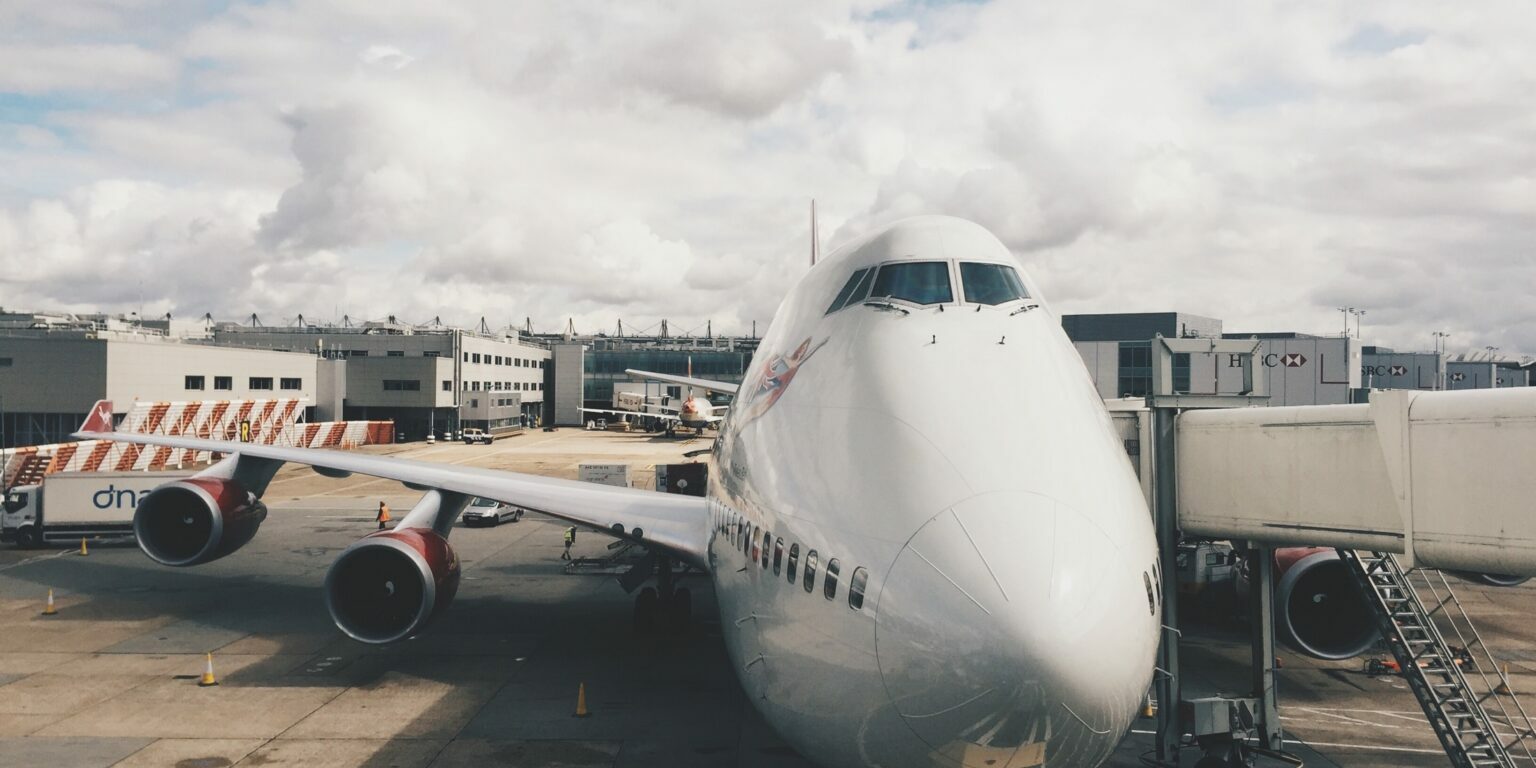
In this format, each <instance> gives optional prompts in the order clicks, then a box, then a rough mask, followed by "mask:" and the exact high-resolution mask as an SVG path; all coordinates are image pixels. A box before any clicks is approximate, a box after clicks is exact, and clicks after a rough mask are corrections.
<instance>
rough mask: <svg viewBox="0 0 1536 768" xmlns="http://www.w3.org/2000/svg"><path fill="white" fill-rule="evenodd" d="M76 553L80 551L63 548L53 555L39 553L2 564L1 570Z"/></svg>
mask: <svg viewBox="0 0 1536 768" xmlns="http://www.w3.org/2000/svg"><path fill="white" fill-rule="evenodd" d="M75 554H79V553H78V552H77V551H75V550H73V549H66V550H63V551H61V552H55V553H53V554H51V555H38V556H37V557H29V558H27V559H25V560H18V561H17V562H14V563H11V564H10V565H0V571H9V570H10V569H12V568H20V567H21V566H23V565H26V564H28V563H36V562H40V561H43V560H52V559H54V558H58V557H68V556H70V555H75Z"/></svg>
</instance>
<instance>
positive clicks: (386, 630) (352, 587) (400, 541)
mask: <svg viewBox="0 0 1536 768" xmlns="http://www.w3.org/2000/svg"><path fill="white" fill-rule="evenodd" d="M458 591H459V556H458V555H457V554H454V551H453V548H452V547H450V546H448V540H447V539H445V538H443V537H442V536H441V535H439V534H438V533H437V532H436V531H433V530H431V529H427V528H396V529H394V530H391V531H379V532H378V533H374V534H369V535H368V536H364V537H363V538H362V539H360V540H359V541H358V542H357V543H355V544H353V545H352V546H350V547H347V549H346V551H344V552H342V553H341V556H340V557H338V558H336V562H335V563H334V564H332V565H331V570H330V572H329V573H327V574H326V576H325V604H326V607H327V608H329V609H330V611H331V618H332V619H333V620H334V621H335V622H336V626H337V627H339V628H340V629H341V631H342V632H345V633H347V636H349V637H351V638H352V639H354V640H358V641H361V642H364V643H374V644H383V643H393V642H395V641H397V640H404V639H405V638H407V637H410V636H412V635H414V634H416V633H417V632H420V631H421V630H422V629H423V628H424V627H426V626H427V624H428V623H430V622H431V621H432V619H433V618H435V617H436V616H437V614H439V613H441V612H442V611H443V610H444V609H446V608H447V607H448V604H449V603H451V602H453V596H454V594H456V593H457V592H458Z"/></svg>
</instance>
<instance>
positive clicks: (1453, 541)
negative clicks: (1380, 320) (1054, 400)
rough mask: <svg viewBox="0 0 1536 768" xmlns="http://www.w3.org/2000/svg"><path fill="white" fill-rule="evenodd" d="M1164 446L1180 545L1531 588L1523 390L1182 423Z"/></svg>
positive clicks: (1534, 409)
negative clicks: (1351, 554) (1183, 541)
mask: <svg viewBox="0 0 1536 768" xmlns="http://www.w3.org/2000/svg"><path fill="white" fill-rule="evenodd" d="M1176 440H1177V448H1176V451H1177V453H1176V455H1177V464H1178V507H1179V524H1180V527H1181V528H1182V529H1183V531H1184V534H1185V535H1186V536H1209V537H1212V538H1233V539H1250V540H1254V541H1262V542H1267V543H1271V544H1275V545H1282V546H1292V545H1297V546H1329V547H1347V548H1352V549H1367V550H1373V551H1382V552H1393V553H1399V554H1403V555H1405V556H1406V557H1407V558H1409V562H1410V563H1413V564H1417V565H1421V566H1428V567H1435V568H1444V569H1453V570H1468V571H1480V572H1487V573H1501V574H1511V575H1536V510H1533V509H1532V506H1533V501H1536V388H1517V389H1504V390H1475V391H1461V392H1415V391H1378V392H1373V393H1372V394H1371V402H1370V403H1369V404H1364V405H1330V406H1304V407H1285V408H1235V409H1219V410H1193V411H1186V412H1184V413H1183V414H1181V415H1180V416H1179V420H1178V426H1177V431H1176Z"/></svg>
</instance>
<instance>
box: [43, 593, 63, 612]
mask: <svg viewBox="0 0 1536 768" xmlns="http://www.w3.org/2000/svg"><path fill="white" fill-rule="evenodd" d="M58 612H59V609H57V608H55V607H53V590H51V589H50V590H48V605H46V606H44V607H43V615H44V616H52V615H54V614H56V613H58Z"/></svg>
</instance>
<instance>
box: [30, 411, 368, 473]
mask: <svg viewBox="0 0 1536 768" xmlns="http://www.w3.org/2000/svg"><path fill="white" fill-rule="evenodd" d="M210 412H211V411H210ZM230 412H233V411H230ZM214 428H215V429H217V428H218V425H214ZM236 430H237V432H238V426H237V427H236ZM253 431H254V430H253ZM184 433H192V434H197V433H196V431H195V430H193V429H185V430H184ZM394 435H395V423H394V422H392V421H322V422H317V423H312V424H306V423H298V424H288V425H287V426H285V427H283V428H282V429H280V430H276V431H273V432H270V433H268V435H267V436H266V439H264V440H262V442H263V443H265V444H267V445H283V446H298V447H304V448H356V447H357V446H360V445H373V444H376V443H385V444H387V443H392V442H394ZM199 436H200V435H199ZM4 459H5V460H4V462H3V464H4V469H3V472H4V473H5V474H6V476H7V477H8V478H11V479H12V481H13V482H21V481H23V480H24V479H25V480H35V479H36V477H41V476H43V475H51V474H53V473H54V472H99V471H107V470H117V469H120V468H121V469H140V470H142V469H164V468H166V467H180V466H187V465H196V464H202V463H206V462H208V461H211V460H212V458H211V456H210V455H209V454H208V453H207V452H201V451H199V452H194V451H184V450H182V449H180V448H161V447H158V446H139V445H129V444H125V443H114V442H111V441H109V440H82V441H79V442H73V443H55V444H53V445H38V446H27V447H24V448H16V449H14V450H7V451H5V452H4ZM22 475H25V476H26V478H23V477H21V476H22Z"/></svg>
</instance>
